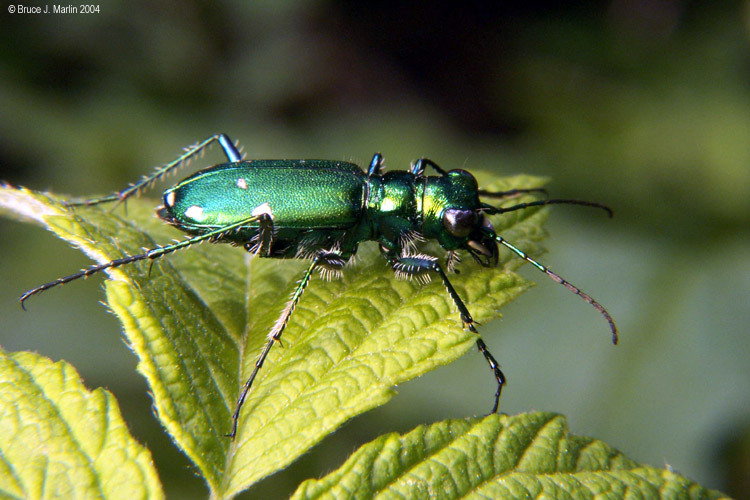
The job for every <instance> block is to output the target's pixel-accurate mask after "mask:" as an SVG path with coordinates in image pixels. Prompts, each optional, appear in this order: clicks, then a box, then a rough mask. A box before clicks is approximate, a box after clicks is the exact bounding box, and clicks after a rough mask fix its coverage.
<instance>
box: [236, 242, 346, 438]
mask: <svg viewBox="0 0 750 500" xmlns="http://www.w3.org/2000/svg"><path fill="white" fill-rule="evenodd" d="M345 264H346V259H345V258H344V257H342V256H341V255H340V254H339V253H338V252H330V251H322V252H319V253H318V254H317V255H316V256H315V257H314V258H313V260H312V262H311V263H310V265H309V266H308V268H307V270H306V271H305V274H304V275H303V276H302V279H301V280H300V281H299V282H298V283H297V287H296V288H295V289H294V293H292V297H291V298H290V299H289V302H287V304H286V307H284V310H283V311H282V312H281V315H280V316H279V319H277V320H276V322H275V323H274V325H273V327H272V328H271V331H270V332H268V341H267V342H266V345H265V346H264V347H263V350H262V351H261V353H260V355H259V356H258V359H257V360H256V361H255V366H254V367H253V371H252V373H250V377H249V378H248V379H247V382H245V385H244V387H243V388H242V392H241V393H240V397H239V398H238V399H237V405H236V406H235V409H234V413H233V414H232V430H231V432H230V433H229V434H227V437H230V438H232V439H234V437H235V436H236V435H237V425H238V422H239V417H240V410H241V409H242V405H243V404H244V403H245V398H246V397H247V394H248V392H250V388H251V387H252V385H253V382H254V381H255V377H257V375H258V372H259V371H260V369H261V368H262V367H263V363H264V362H265V361H266V358H267V357H268V353H269V352H270V351H271V348H272V347H273V345H274V344H275V343H277V342H279V343H281V334H282V333H284V329H285V328H286V325H287V324H288V323H289V318H291V316H292V313H293V312H294V309H295V308H296V307H297V303H298V302H299V299H300V297H302V294H303V293H304V291H305V288H307V285H308V284H309V283H310V278H312V275H313V272H314V271H315V269H316V268H318V267H323V268H328V269H334V268H338V269H341V268H342V267H344V265H345Z"/></svg>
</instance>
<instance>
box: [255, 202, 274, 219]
mask: <svg viewBox="0 0 750 500" xmlns="http://www.w3.org/2000/svg"><path fill="white" fill-rule="evenodd" d="M263 214H266V215H270V216H271V219H273V212H272V211H271V205H269V204H268V202H266V203H264V204H262V205H258V206H257V207H255V208H254V209H253V211H252V215H253V216H258V215H263Z"/></svg>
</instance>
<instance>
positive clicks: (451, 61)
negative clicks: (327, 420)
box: [0, 0, 750, 498]
mask: <svg viewBox="0 0 750 500" xmlns="http://www.w3.org/2000/svg"><path fill="white" fill-rule="evenodd" d="M248 3H250V4H252V5H246V4H245V3H244V2H239V1H237V2H222V3H220V4H219V3H217V4H214V3H212V2H197V1H172V2H170V1H157V2H122V3H120V4H119V5H114V4H113V3H110V2H103V3H102V4H100V6H99V7H100V13H99V14H77V15H76V14H73V15H51V14H50V15H46V16H45V15H18V14H16V15H11V14H9V13H8V11H7V9H3V11H2V12H0V178H1V179H4V180H7V181H9V182H11V183H13V184H22V185H25V186H27V187H30V188H34V189H40V190H45V189H49V190H54V191H55V192H57V193H69V194H70V195H75V196H87V195H94V194H101V193H108V192H111V191H114V190H117V189H120V188H122V187H124V186H125V185H126V184H127V183H128V182H131V181H134V180H135V179H137V178H138V177H139V176H140V175H141V174H143V173H146V172H148V171H149V170H150V168H151V167H152V166H155V165H157V164H160V163H163V162H166V161H168V160H171V159H173V158H174V157H175V156H176V154H177V153H178V152H179V151H180V148H181V147H183V146H186V145H188V144H190V143H192V142H194V141H196V140H198V139H202V138H205V137H206V136H208V135H210V134H212V133H214V132H226V133H228V134H230V136H232V137H233V138H236V139H239V140H240V141H241V143H242V144H243V145H244V146H245V148H246V151H247V152H248V155H249V157H251V158H326V159H343V160H352V161H355V162H359V163H360V164H362V163H365V162H367V161H368V160H369V159H370V157H371V156H372V153H374V152H376V151H381V152H382V153H383V154H385V156H386V159H387V165H388V167H389V168H392V169H396V168H406V167H407V166H408V164H409V162H410V161H411V160H413V159H416V158H418V157H422V156H427V157H429V158H432V159H433V160H435V161H437V162H438V163H439V164H440V165H442V166H443V167H446V168H459V167H461V168H466V169H469V170H491V171H494V172H499V173H502V174H508V175H510V174H515V173H530V174H538V175H545V176H549V177H550V178H551V183H550V185H549V187H550V189H551V192H552V193H553V194H554V195H556V196H564V197H577V198H584V199H592V200H596V201H602V202H606V203H607V204H609V205H611V206H612V207H613V208H614V210H615V213H616V216H615V218H614V219H613V220H612V221H609V220H606V218H604V217H601V215H600V214H599V213H597V212H595V211H590V210H586V209H578V208H576V207H553V208H552V210H551V211H552V212H553V215H552V216H551V218H550V221H549V223H548V225H547V228H548V230H549V231H550V233H551V238H550V239H549V240H548V242H547V243H546V245H547V247H548V248H549V253H548V254H547V255H545V256H544V257H543V258H542V259H541V260H542V261H543V262H545V263H547V264H549V265H550V266H551V267H552V268H553V269H555V270H556V271H557V272H559V273H560V274H562V275H563V276H564V277H566V278H569V279H570V280H571V281H572V282H574V283H576V284H577V285H580V286H581V287H582V288H583V289H584V290H586V291H588V292H590V293H591V294H592V295H593V296H594V297H596V298H597V299H599V300H600V301H601V302H602V303H604V304H605V305H607V307H608V308H609V309H610V312H611V313H612V314H613V315H614V317H615V319H616V320H617V322H618V325H619V327H620V329H621V345H620V346H618V347H617V348H614V347H612V346H611V345H610V344H609V343H608V332H607V328H606V324H605V323H604V322H603V321H602V320H601V318H600V317H599V316H598V315H597V314H596V312H595V311H593V310H591V308H590V307H588V306H586V305H585V304H583V303H582V302H581V301H580V299H578V298H576V297H574V296H573V295H572V294H570V293H568V292H566V291H565V290H564V289H562V288H561V287H559V286H558V285H555V284H554V283H552V282H551V281H550V280H548V279H547V278H545V277H544V276H543V275H541V274H539V273H538V272H536V271H534V270H533V269H532V268H531V267H530V266H525V268H524V269H523V270H522V272H523V274H524V275H526V276H528V277H530V278H532V279H534V280H535V281H537V282H538V283H539V286H537V287H536V288H535V289H533V290H531V291H530V292H529V293H527V294H525V295H524V296H523V297H522V298H521V299H519V300H518V301H516V302H515V303H513V304H511V305H510V306H508V307H507V308H505V309H504V311H503V313H504V315H505V317H504V318H503V319H502V320H499V321H496V322H494V323H492V324H490V325H486V326H484V327H483V330H482V332H483V335H484V337H485V339H486V341H487V343H488V344H489V346H490V348H491V349H492V351H493V352H494V353H495V355H496V357H498V359H499V360H500V362H501V363H502V365H503V368H504V371H505V373H506V374H507V375H508V377H509V380H510V383H509V385H508V387H507V389H506V392H505V394H504V397H503V400H502V402H501V404H502V409H503V410H504V411H505V412H508V413H517V412H522V411H529V410H553V411H558V412H561V413H563V414H565V415H567V416H568V417H569V420H570V425H571V428H572V431H573V432H575V433H577V434H584V435H591V436H594V437H597V438H601V439H603V440H605V441H607V442H608V443H610V444H611V445H613V446H615V447H617V448H619V449H621V450H622V451H624V452H625V453H627V454H628V455H629V456H630V457H632V458H634V459H635V460H638V461H641V462H645V463H649V464H652V465H656V466H663V465H665V464H668V465H670V466H672V467H674V468H675V469H677V470H678V471H679V472H681V473H682V474H684V475H686V476H688V477H691V478H693V479H695V480H697V481H700V482H701V483H703V484H705V485H706V486H709V487H714V488H719V489H722V490H723V491H725V492H727V493H730V494H732V495H734V496H736V497H738V498H749V496H748V494H747V491H748V490H750V485H748V482H747V481H748V480H747V478H748V477H750V363H748V359H749V358H750V336H749V335H748V324H750V313H749V312H748V310H749V309H750V307H749V305H750V293H749V292H748V290H749V289H750V286H749V283H750V265H749V264H748V262H750V241H749V240H750V237H749V234H750V233H749V232H748V226H749V224H748V222H749V219H750V201H749V200H750V51H749V50H748V48H749V42H750V3H748V2H747V1H745V2H685V1H682V2H680V1H645V0H641V1H638V0H631V1H627V0H615V1H611V2H576V3H575V5H574V6H571V5H564V6H562V5H560V2H526V3H524V4H523V6H521V5H520V3H516V2H513V3H506V2H495V3H492V4H491V5H485V4H484V3H483V2H462V3H461V5H460V6H459V4H457V3H456V4H453V5H449V4H445V5H442V4H440V3H439V2H423V3H416V4H414V5H410V6H404V5H403V2H380V3H378V4H377V5H373V4H371V3H366V2H340V1H339V2H336V1H329V2H289V1H280V0H277V1H274V2H248ZM30 4H32V3H27V5H30ZM36 5H44V4H41V3H36ZM50 7H51V4H50ZM216 160H218V157H213V156H210V157H209V159H207V160H206V163H205V164H206V165H208V164H210V163H211V162H213V161H216ZM158 192H159V191H158V190H157V193H158ZM151 196H153V197H156V196H157V194H156V193H153V194H151ZM155 205H156V203H155ZM0 252H2V253H1V255H2V259H0V283H2V286H1V287H0V317H1V318H2V320H1V322H0V345H2V346H3V348H5V349H9V350H33V351H36V352H39V353H41V354H44V355H46V356H49V357H51V358H53V359H55V360H57V359H66V360H68V361H69V362H71V363H73V364H74V365H75V366H76V367H77V368H78V369H79V370H80V372H81V374H82V376H83V377H84V379H85V380H86V383H87V385H88V387H90V388H94V387H98V386H104V387H107V388H108V389H110V390H111V391H112V392H114V393H115V395H116V396H117V398H118V400H119V402H120V405H121V407H122V411H123V413H124V415H125V417H126V419H127V421H128V423H129V426H130V428H131V431H132V432H133V433H134V434H135V435H136V437H137V438H138V440H139V441H141V442H143V443H145V444H146V445H147V446H148V447H149V448H150V449H151V450H152V452H153V454H154V458H155V460H156V465H157V467H158V469H159V473H160V476H161V479H162V481H163V482H164V484H165V487H166V488H167V493H168V496H170V497H173V498H189V497H193V498H202V497H205V496H206V490H205V489H204V487H203V486H202V482H201V480H200V479H199V478H197V477H196V476H195V474H194V471H193V469H192V467H191V466H190V464H189V463H188V461H187V460H186V459H185V458H184V457H183V456H182V455H181V454H180V453H179V452H178V451H177V450H176V448H175V447H174V446H172V445H171V443H170V442H169V439H168V438H167V437H166V436H165V435H164V434H163V433H162V431H161V430H160V428H159V426H158V423H157V422H156V421H155V419H154V418H153V417H152V415H151V410H150V404H151V403H150V399H149V397H148V395H147V388H146V386H145V383H144V381H143V380H142V379H141V378H140V377H139V376H138V375H137V374H136V372H135V364H136V360H135V358H134V356H133V355H132V354H131V353H130V352H129V351H128V349H127V348H126V346H125V345H124V344H123V343H122V342H121V341H120V338H119V334H118V332H119V331H120V327H119V324H118V323H117V321H116V320H115V318H114V317H112V316H111V315H108V314H107V313H106V311H105V309H104V308H103V307H101V306H100V305H99V304H98V303H97V301H98V300H102V299H103V294H102V293H101V287H100V279H92V280H89V281H87V282H80V283H76V284H72V285H70V286H67V287H65V288H64V289H60V290H54V291H52V292H49V293H48V294H46V295H44V296H42V297H39V298H35V299H34V300H33V303H30V304H29V305H30V311H29V312H27V313H25V314H23V313H22V312H21V311H20V308H19V307H18V304H17V302H16V299H17V297H18V295H20V293H22V292H23V291H25V290H26V289H28V288H30V287H33V286H35V285H37V284H39V283H42V282H46V281H49V280H50V279H54V278H56V277H58V276H61V275H65V274H69V273H70V272H71V271H74V270H77V269H78V268H80V267H82V266H85V265H87V261H86V259H85V258H84V257H83V256H82V255H80V254H79V253H78V252H76V251H74V250H72V249H70V248H69V247H68V246H67V245H66V244H64V243H62V242H60V241H58V240H56V239H55V238H54V237H52V236H51V235H50V234H48V233H45V232H44V231H42V230H40V229H38V228H36V227H32V226H28V225H23V224H19V223H17V222H13V221H9V220H7V219H2V220H0ZM492 391H493V383H492V380H491V377H490V376H489V375H488V374H487V373H486V366H485V364H484V361H483V359H482V358H481V356H480V355H479V354H477V353H475V352H473V351H472V352H470V353H469V354H467V355H466V356H465V357H464V358H462V359H461V360H460V361H458V362H456V363H454V364H453V365H451V366H449V367H445V368H441V369H439V370H436V371H434V372H432V373H430V374H428V375H426V376H424V377H422V378H421V379H420V380H417V381H414V382H411V383H409V384H405V385H403V386H401V387H400V388H399V392H400V394H399V396H397V397H396V398H395V399H394V400H393V401H392V402H391V403H389V404H388V405H386V406H385V407H383V408H380V409H377V410H375V411H373V412H371V413H369V414H367V415H364V416H362V417H359V418H357V419H355V420H354V421H353V422H350V423H349V424H347V425H346V426H345V427H343V428H342V429H340V430H339V431H338V432H337V433H336V434H335V435H334V436H333V437H331V438H329V439H327V440H326V441H324V442H323V443H322V445H320V446H318V447H317V448H315V449H314V450H313V451H312V452H311V453H309V454H307V455H305V457H303V458H302V459H301V460H299V461H298V462H297V463H296V464H294V465H293V466H292V467H290V468H289V469H288V470H286V471H284V472H282V473H280V474H277V475H276V476H274V477H273V478H271V479H269V480H267V481H264V482H262V483H261V484H259V485H258V486H256V487H255V488H254V489H253V490H252V493H254V494H255V495H256V496H266V497H270V498H275V497H279V496H283V495H286V494H288V493H290V492H291V491H293V489H294V487H295V486H296V485H297V484H298V483H299V482H300V481H301V480H302V479H304V478H307V477H316V476H320V475H322V474H324V473H325V472H327V471H329V470H331V469H332V468H334V467H336V466H338V465H339V464H340V463H341V462H342V461H343V459H344V457H346V456H347V455H348V454H349V453H351V452H352V451H353V450H354V449H355V448H356V447H357V446H359V445H360V444H362V443H363V442H365V441H367V440H369V439H371V438H373V437H375V436H377V435H380V434H382V433H384V432H387V431H393V430H396V431H406V430H408V429H410V428H412V427H413V426H415V425H417V424H419V423H425V422H432V421H435V420H439V419H444V418H449V417H463V416H468V415H473V414H481V413H483V412H484V411H486V410H487V408H488V406H489V403H490V400H491V394H492ZM743 481H744V482H743Z"/></svg>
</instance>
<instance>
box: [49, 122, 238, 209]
mask: <svg viewBox="0 0 750 500" xmlns="http://www.w3.org/2000/svg"><path fill="white" fill-rule="evenodd" d="M214 142H218V143H219V145H221V148H222V149H223V150H224V154H225V155H226V157H227V159H228V160H229V161H230V162H238V161H240V160H242V154H241V153H240V152H239V151H238V149H237V147H235V145H234V143H232V140H231V139H230V138H229V136H228V135H226V134H214V135H212V136H211V137H209V138H207V139H204V140H203V141H201V142H198V143H196V144H193V145H192V146H189V147H187V148H185V152H184V153H182V154H181V155H180V156H178V157H177V158H176V159H174V160H173V161H171V162H169V163H167V164H166V165H162V166H161V167H157V168H156V170H154V172H153V173H151V174H149V175H144V176H143V177H141V179H140V180H139V181H138V182H135V183H133V184H131V185H129V186H128V187H126V188H125V189H123V190H122V191H119V192H117V193H115V194H112V195H109V196H103V197H101V198H91V199H89V200H81V201H73V202H64V203H63V204H64V205H65V206H66V207H80V206H92V205H98V204H100V203H107V202H110V201H117V202H123V201H125V200H126V199H128V198H130V197H131V196H133V195H135V194H138V193H140V192H141V191H143V190H144V189H146V188H148V187H150V186H152V185H153V184H154V183H155V182H156V181H158V180H161V179H163V178H164V177H165V176H166V175H167V174H169V173H171V172H174V171H176V170H177V169H179V168H180V167H182V166H185V165H187V164H188V163H190V161H191V160H192V159H193V158H194V157H195V156H197V155H203V154H204V153H205V152H206V149H208V148H209V147H210V146H211V145H213V143H214Z"/></svg>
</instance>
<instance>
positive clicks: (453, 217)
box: [443, 208, 477, 237]
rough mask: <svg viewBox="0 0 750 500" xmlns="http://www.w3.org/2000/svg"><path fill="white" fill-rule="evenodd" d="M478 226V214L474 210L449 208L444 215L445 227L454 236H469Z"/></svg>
mask: <svg viewBox="0 0 750 500" xmlns="http://www.w3.org/2000/svg"><path fill="white" fill-rule="evenodd" d="M476 224H477V214H476V212H474V211H473V210H460V209H458V208H449V209H448V210H446V211H445V213H443V225H444V226H445V228H446V229H447V230H448V232H449V233H451V234H452V235H453V236H458V237H464V236H469V234H471V232H472V231H473V230H474V226H476Z"/></svg>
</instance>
